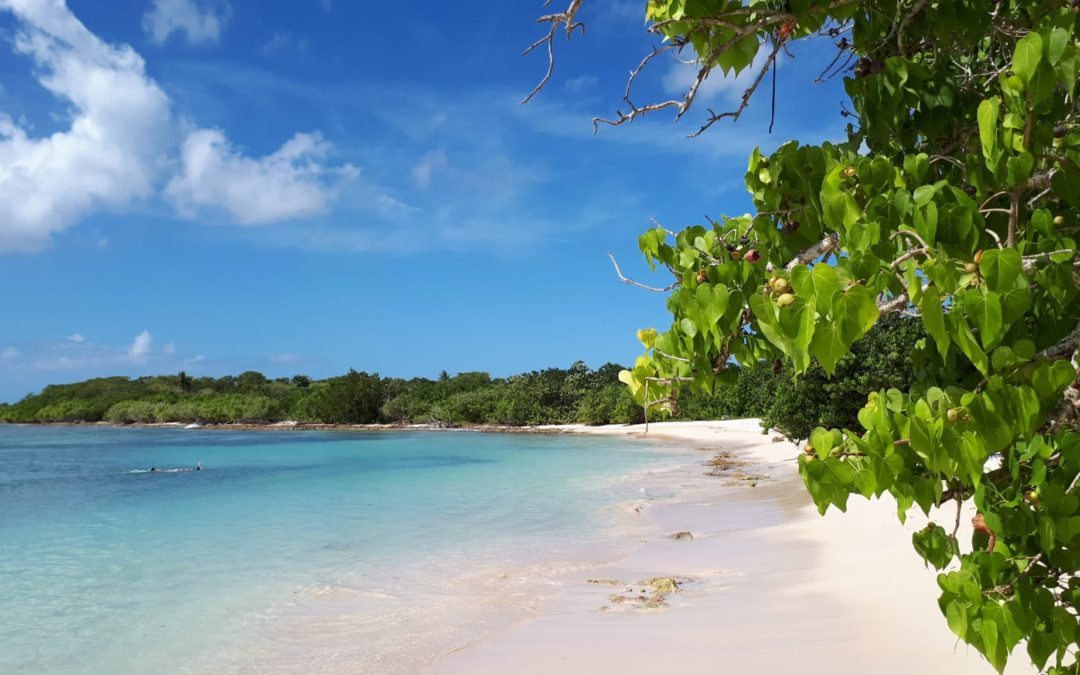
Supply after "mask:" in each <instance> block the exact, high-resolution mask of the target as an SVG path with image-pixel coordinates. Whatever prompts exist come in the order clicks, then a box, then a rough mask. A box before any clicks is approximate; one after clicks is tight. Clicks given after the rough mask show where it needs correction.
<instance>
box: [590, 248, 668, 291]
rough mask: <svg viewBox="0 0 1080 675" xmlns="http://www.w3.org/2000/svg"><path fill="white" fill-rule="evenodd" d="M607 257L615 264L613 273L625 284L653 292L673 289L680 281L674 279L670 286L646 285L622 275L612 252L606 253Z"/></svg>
mask: <svg viewBox="0 0 1080 675" xmlns="http://www.w3.org/2000/svg"><path fill="white" fill-rule="evenodd" d="M608 257H609V258H611V264H612V265H614V266H615V274H617V275H619V281H621V282H623V283H624V284H627V285H629V286H636V287H637V288H642V289H644V290H646V291H652V292H653V293H667V292H668V291H670V290H672V289H674V288H675V287H677V286H678V285H679V283H680V282H679V281H676V282H675V283H673V284H671V285H670V286H666V287H664V288H654V287H653V286H646V285H645V284H639V283H638V282H636V281H634V280H633V279H629V278H627V277H625V276H623V273H622V270H621V269H620V268H619V263H618V261H617V260H615V254H614V253H608Z"/></svg>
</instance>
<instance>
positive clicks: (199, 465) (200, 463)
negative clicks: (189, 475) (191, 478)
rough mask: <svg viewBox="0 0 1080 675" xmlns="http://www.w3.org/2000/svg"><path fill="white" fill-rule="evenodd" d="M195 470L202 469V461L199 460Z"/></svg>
mask: <svg viewBox="0 0 1080 675" xmlns="http://www.w3.org/2000/svg"><path fill="white" fill-rule="evenodd" d="M195 470H196V471H202V462H199V463H198V464H196V465H195Z"/></svg>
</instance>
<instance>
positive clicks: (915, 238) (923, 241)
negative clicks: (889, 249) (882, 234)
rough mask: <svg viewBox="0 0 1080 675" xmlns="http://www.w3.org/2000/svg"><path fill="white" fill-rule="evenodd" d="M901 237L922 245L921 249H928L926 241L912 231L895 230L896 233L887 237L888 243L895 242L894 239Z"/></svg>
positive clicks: (928, 245)
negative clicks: (906, 237)
mask: <svg viewBox="0 0 1080 675" xmlns="http://www.w3.org/2000/svg"><path fill="white" fill-rule="evenodd" d="M901 235H904V236H908V237H911V238H912V239H914V240H915V241H917V242H919V243H920V244H922V247H923V248H925V249H929V248H930V244H927V243H926V240H925V239H923V238H922V236H921V235H920V234H919V233H918V232H914V231H912V230H897V231H896V232H893V233H892V236H890V237H889V241H896V238H897V237H899V236H901Z"/></svg>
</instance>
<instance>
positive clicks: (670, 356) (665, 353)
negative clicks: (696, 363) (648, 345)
mask: <svg viewBox="0 0 1080 675" xmlns="http://www.w3.org/2000/svg"><path fill="white" fill-rule="evenodd" d="M653 351H654V352H656V353H657V354H659V355H660V356H663V357H664V358H666V359H671V360H672V361H681V362H682V363H691V361H690V359H684V358H683V357H681V356H675V355H674V354H668V353H667V352H665V351H662V350H660V349H657V348H656V347H653Z"/></svg>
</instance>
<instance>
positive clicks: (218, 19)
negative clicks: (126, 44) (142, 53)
mask: <svg viewBox="0 0 1080 675" xmlns="http://www.w3.org/2000/svg"><path fill="white" fill-rule="evenodd" d="M226 19H227V12H225V13H222V14H221V15H219V14H217V13H216V12H214V11H213V10H211V9H205V10H204V9H199V7H198V5H196V4H195V2H194V0H153V2H152V4H151V5H150V9H148V10H147V11H146V14H144V15H143V30H145V31H146V34H147V35H148V36H150V39H151V40H152V41H153V42H155V43H157V44H159V45H162V44H165V43H166V42H167V41H168V40H169V37H170V36H171V35H172V34H173V33H182V34H183V35H184V36H185V37H186V39H187V41H188V43H189V44H198V43H202V42H217V41H218V40H220V39H221V29H222V27H223V26H224V24H225V21H226Z"/></svg>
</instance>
